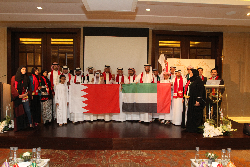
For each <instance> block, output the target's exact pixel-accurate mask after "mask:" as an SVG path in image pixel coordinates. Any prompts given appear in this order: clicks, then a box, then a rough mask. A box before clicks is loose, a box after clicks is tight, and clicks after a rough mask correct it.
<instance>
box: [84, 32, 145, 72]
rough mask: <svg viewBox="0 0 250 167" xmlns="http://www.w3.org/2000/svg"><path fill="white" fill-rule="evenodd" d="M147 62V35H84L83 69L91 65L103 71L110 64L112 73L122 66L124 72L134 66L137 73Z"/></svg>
mask: <svg viewBox="0 0 250 167" xmlns="http://www.w3.org/2000/svg"><path fill="white" fill-rule="evenodd" d="M146 63H147V37H112V36H85V41H84V71H85V74H86V72H87V67H89V66H92V67H94V70H101V71H102V72H103V70H104V66H105V65H110V67H111V72H112V74H116V71H117V68H118V67H122V68H123V71H124V74H125V75H127V74H128V68H130V67H131V68H135V70H136V73H137V74H139V73H141V72H142V71H143V70H144V64H146Z"/></svg>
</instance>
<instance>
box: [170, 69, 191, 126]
mask: <svg viewBox="0 0 250 167" xmlns="http://www.w3.org/2000/svg"><path fill="white" fill-rule="evenodd" d="M172 82H173V85H174V93H173V101H172V102H173V117H172V123H173V124H174V125H181V121H182V111H183V104H182V99H183V87H184V86H185V85H186V82H187V80H186V78H185V77H182V76H181V70H178V71H176V77H175V78H174V79H172Z"/></svg>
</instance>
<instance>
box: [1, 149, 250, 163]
mask: <svg viewBox="0 0 250 167" xmlns="http://www.w3.org/2000/svg"><path fill="white" fill-rule="evenodd" d="M26 151H31V150H26V149H20V150H18V155H20V154H22V153H24V152H26ZM207 151H209V152H214V153H215V154H217V155H218V156H219V158H220V156H221V151H220V150H215V151H211V150H202V151H200V157H201V158H205V153H206V152H207ZM8 154H9V149H0V163H1V164H2V163H3V162H4V161H5V159H6V158H8ZM194 155H195V151H194V150H163V151H158V150H142V151H140V150H124V151H123V150H117V151H116V150H91V151H89V150H51V149H43V150H42V158H46V159H50V166H51V167H53V166H55V167H63V166H65V167H75V166H76V167H81V166H84V167H92V166H93V167H95V166H111V167H120V166H121V167H130V166H131V167H140V166H152V167H153V166H156V167H162V166H167V167H168V166H169V167H174V166H176V167H179V166H180V167H182V166H183V167H185V166H188V167H190V166H191V162H190V159H191V158H194ZM232 162H234V164H235V165H236V166H237V167H241V166H242V167H248V166H250V151H249V150H232Z"/></svg>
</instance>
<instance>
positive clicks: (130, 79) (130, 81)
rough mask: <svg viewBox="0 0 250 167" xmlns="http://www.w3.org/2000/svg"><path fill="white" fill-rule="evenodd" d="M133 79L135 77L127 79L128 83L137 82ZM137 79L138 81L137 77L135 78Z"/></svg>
mask: <svg viewBox="0 0 250 167" xmlns="http://www.w3.org/2000/svg"><path fill="white" fill-rule="evenodd" d="M133 78H134V75H133V76H128V77H127V78H126V79H127V83H135V82H136V80H133ZM135 79H136V77H135Z"/></svg>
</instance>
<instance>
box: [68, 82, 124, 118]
mask: <svg viewBox="0 0 250 167" xmlns="http://www.w3.org/2000/svg"><path fill="white" fill-rule="evenodd" d="M119 86H120V85H119V84H117V85H113V84H112V85H105V84H72V85H70V86H69V100H70V101H69V107H70V112H74V113H92V114H105V113H120V108H119Z"/></svg>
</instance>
